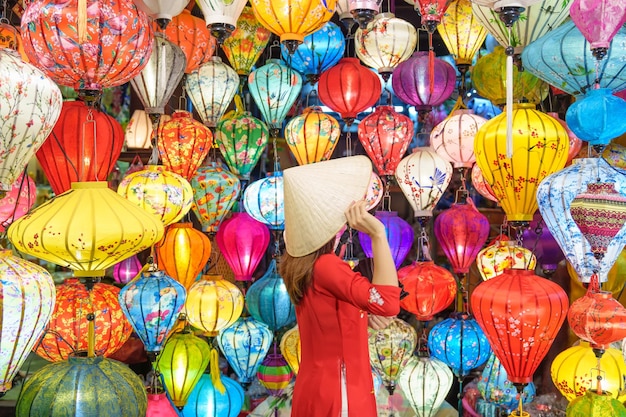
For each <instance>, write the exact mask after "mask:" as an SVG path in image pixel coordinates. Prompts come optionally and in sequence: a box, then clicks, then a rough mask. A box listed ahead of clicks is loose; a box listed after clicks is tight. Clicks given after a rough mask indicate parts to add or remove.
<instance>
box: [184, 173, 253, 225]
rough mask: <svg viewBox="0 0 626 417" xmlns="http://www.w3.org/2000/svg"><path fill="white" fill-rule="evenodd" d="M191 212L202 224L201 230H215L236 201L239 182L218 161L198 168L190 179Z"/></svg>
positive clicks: (239, 186)
mask: <svg viewBox="0 0 626 417" xmlns="http://www.w3.org/2000/svg"><path fill="white" fill-rule="evenodd" d="M191 186H192V187H193V200H194V203H193V206H192V209H193V212H194V213H195V215H196V217H197V218H198V220H200V223H201V224H202V231H204V232H209V233H215V232H217V230H218V228H219V227H220V224H221V223H222V220H223V219H224V217H225V216H226V215H227V214H228V213H229V212H230V209H231V208H232V207H233V205H234V204H235V202H236V201H237V195H238V194H239V189H240V188H241V184H240V182H239V179H238V178H237V176H236V175H235V174H233V173H232V172H230V171H229V170H228V168H227V167H226V166H225V165H224V164H222V163H218V162H211V163H209V164H208V165H206V166H201V167H200V168H198V171H197V172H196V175H195V176H194V177H193V178H192V179H191Z"/></svg>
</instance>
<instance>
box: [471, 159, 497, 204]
mask: <svg viewBox="0 0 626 417" xmlns="http://www.w3.org/2000/svg"><path fill="white" fill-rule="evenodd" d="M471 178H472V186H473V187H474V189H475V190H476V191H478V194H480V195H482V196H483V197H485V198H486V199H487V200H491V201H493V202H494V203H497V202H498V199H497V198H496V196H495V195H493V190H492V189H491V186H490V185H489V184H487V182H486V181H485V177H484V176H483V172H482V171H481V169H480V167H479V166H478V165H477V164H474V166H473V167H472V173H471Z"/></svg>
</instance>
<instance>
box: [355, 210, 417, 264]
mask: <svg viewBox="0 0 626 417" xmlns="http://www.w3.org/2000/svg"><path fill="white" fill-rule="evenodd" d="M375 216H376V218H377V219H378V220H380V221H381V223H382V224H383V225H384V226H385V232H386V234H387V242H389V247H390V248H391V256H393V261H394V264H395V265H396V269H397V268H400V265H402V262H404V260H405V259H406V256H407V255H408V254H409V251H410V250H411V247H412V246H413V238H414V232H413V227H412V226H411V225H410V224H409V222H407V221H406V220H404V219H403V218H401V217H400V216H398V212H396V211H380V210H378V211H376V214H375ZM359 243H360V244H361V248H362V249H363V252H365V256H367V257H368V258H372V257H373V256H374V253H373V252H372V240H371V238H370V237H369V235H367V234H365V233H363V232H359Z"/></svg>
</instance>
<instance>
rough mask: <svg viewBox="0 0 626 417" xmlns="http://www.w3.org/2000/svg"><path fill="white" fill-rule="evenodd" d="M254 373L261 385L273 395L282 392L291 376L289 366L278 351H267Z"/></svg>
mask: <svg viewBox="0 0 626 417" xmlns="http://www.w3.org/2000/svg"><path fill="white" fill-rule="evenodd" d="M256 375H257V378H258V379H259V382H260V383H261V385H263V386H264V387H265V388H266V389H267V391H268V392H269V393H270V395H274V396H279V395H280V394H282V392H283V390H284V389H285V388H286V387H287V386H288V385H289V383H290V382H291V379H292V378H293V372H292V371H291V368H290V367H289V365H288V364H287V361H286V360H285V358H284V357H283V355H281V354H280V353H268V354H267V356H266V357H265V359H263V362H261V364H260V365H259V370H258V371H257V373H256Z"/></svg>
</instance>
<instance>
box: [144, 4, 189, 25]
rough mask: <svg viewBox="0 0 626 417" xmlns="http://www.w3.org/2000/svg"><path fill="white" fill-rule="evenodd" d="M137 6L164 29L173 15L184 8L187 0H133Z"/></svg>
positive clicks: (179, 12) (176, 14)
mask: <svg viewBox="0 0 626 417" xmlns="http://www.w3.org/2000/svg"><path fill="white" fill-rule="evenodd" d="M133 2H134V3H135V5H136V6H137V8H138V9H139V10H141V11H143V12H144V13H146V14H147V15H148V16H150V17H151V18H152V19H153V20H154V21H155V22H156V23H157V24H158V25H159V27H160V28H161V29H165V28H166V27H167V25H168V24H169V22H170V21H171V20H172V18H173V17H174V16H178V15H179V14H181V13H182V11H183V10H185V7H186V6H187V4H188V2H187V0H133Z"/></svg>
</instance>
